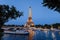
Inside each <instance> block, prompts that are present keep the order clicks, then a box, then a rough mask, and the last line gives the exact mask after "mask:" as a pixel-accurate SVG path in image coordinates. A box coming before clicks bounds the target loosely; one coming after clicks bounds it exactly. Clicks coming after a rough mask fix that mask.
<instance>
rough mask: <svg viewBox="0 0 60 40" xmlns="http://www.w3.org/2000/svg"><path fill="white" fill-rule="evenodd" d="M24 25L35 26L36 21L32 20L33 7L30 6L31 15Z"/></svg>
mask: <svg viewBox="0 0 60 40" xmlns="http://www.w3.org/2000/svg"><path fill="white" fill-rule="evenodd" d="M24 27H34V22H33V21H32V8H31V7H29V16H28V19H27V22H26V24H25V25H24Z"/></svg>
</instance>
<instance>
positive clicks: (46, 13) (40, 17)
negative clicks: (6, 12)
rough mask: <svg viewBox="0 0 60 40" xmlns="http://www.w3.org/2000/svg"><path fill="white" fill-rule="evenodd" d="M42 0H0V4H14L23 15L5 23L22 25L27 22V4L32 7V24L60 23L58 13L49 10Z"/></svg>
mask: <svg viewBox="0 0 60 40" xmlns="http://www.w3.org/2000/svg"><path fill="white" fill-rule="evenodd" d="M42 1H43V0H27V1H26V0H18V1H17V0H12V1H11V0H0V4H2V5H3V4H5V5H9V6H12V5H13V6H15V7H16V9H17V10H19V11H22V12H23V15H24V16H21V17H20V18H17V19H16V20H14V19H12V20H9V22H6V23H5V24H15V25H22V24H25V23H26V22H27V19H28V14H29V13H28V11H29V6H31V8H32V19H33V22H34V24H41V25H42V24H43V25H44V24H54V23H60V19H59V17H60V14H59V13H58V12H56V11H54V10H50V9H48V8H46V7H43V5H42Z"/></svg>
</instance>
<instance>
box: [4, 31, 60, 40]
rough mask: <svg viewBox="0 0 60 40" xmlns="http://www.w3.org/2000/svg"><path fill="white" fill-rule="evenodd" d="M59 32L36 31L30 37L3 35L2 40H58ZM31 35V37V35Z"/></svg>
mask: <svg viewBox="0 0 60 40" xmlns="http://www.w3.org/2000/svg"><path fill="white" fill-rule="evenodd" d="M59 32H60V31H54V32H53V31H51V30H48V31H41V30H36V31H34V32H32V33H31V34H30V35H12V34H4V36H3V40H60V34H59ZM32 34H33V35H32Z"/></svg>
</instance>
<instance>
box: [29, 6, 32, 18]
mask: <svg viewBox="0 0 60 40" xmlns="http://www.w3.org/2000/svg"><path fill="white" fill-rule="evenodd" d="M29 17H32V8H31V6H30V7H29Z"/></svg>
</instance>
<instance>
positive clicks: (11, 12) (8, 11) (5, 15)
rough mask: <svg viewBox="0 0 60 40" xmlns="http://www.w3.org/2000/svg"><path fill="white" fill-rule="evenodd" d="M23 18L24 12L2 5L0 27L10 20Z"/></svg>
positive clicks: (0, 7)
mask: <svg viewBox="0 0 60 40" xmlns="http://www.w3.org/2000/svg"><path fill="white" fill-rule="evenodd" d="M20 16H22V12H19V11H17V10H16V8H15V7H14V6H11V7H9V6H8V5H0V25H3V24H4V23H5V22H8V20H9V19H16V18H17V17H20Z"/></svg>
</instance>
